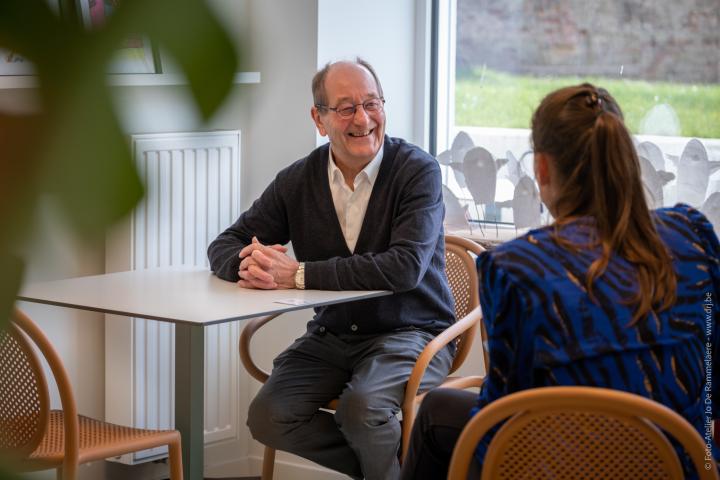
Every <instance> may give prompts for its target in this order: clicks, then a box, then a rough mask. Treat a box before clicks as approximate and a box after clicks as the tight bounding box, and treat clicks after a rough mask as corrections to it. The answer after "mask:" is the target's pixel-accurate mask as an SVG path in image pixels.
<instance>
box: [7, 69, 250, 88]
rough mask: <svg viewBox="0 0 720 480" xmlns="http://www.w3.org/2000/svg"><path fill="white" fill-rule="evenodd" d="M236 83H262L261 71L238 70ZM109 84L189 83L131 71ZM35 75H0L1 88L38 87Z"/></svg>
mask: <svg viewBox="0 0 720 480" xmlns="http://www.w3.org/2000/svg"><path fill="white" fill-rule="evenodd" d="M233 83H234V84H249V83H260V72H238V73H236V74H235V78H234V80H233ZM108 85H110V86H112V87H153V86H171V85H187V79H186V78H185V76H184V75H182V74H179V73H130V74H117V75H108ZM37 86H38V80H37V76H35V75H5V76H0V89H7V88H37Z"/></svg>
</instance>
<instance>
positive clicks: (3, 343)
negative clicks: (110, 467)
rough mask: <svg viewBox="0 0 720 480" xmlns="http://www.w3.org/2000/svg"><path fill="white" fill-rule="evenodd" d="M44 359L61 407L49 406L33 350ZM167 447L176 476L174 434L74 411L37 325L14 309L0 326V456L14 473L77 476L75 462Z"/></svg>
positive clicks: (65, 380) (177, 477)
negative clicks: (115, 423) (104, 419)
mask: <svg viewBox="0 0 720 480" xmlns="http://www.w3.org/2000/svg"><path fill="white" fill-rule="evenodd" d="M33 344H34V346H35V347H36V348H37V351H38V352H39V353H40V354H41V355H42V356H43V357H44V359H45V360H46V361H47V364H48V366H49V367H50V371H51V372H52V375H53V377H54V379H55V382H56V384H57V387H58V392H59V394H60V402H61V404H62V410H51V409H50V400H49V395H48V384H47V380H46V378H45V373H44V371H43V368H42V365H41V363H40V359H39V357H38V355H37V354H36V351H35V348H33ZM163 445H167V446H168V448H169V455H170V460H169V463H170V478H171V480H182V477H183V474H182V456H181V447H180V433H179V432H177V431H176V430H168V431H156V430H143V429H137V428H130V427H123V426H120V425H114V424H111V423H106V422H102V421H100V420H95V419H92V418H88V417H85V416H82V415H78V413H77V406H76V404H75V397H74V395H73V391H72V387H71V385H70V380H69V377H68V374H67V372H66V370H65V367H64V366H63V364H62V361H61V360H60V357H59V356H58V354H57V352H56V351H55V349H54V348H53V346H52V345H51V343H50V341H49V340H48V339H47V337H46V336H45V334H44V333H43V332H42V330H40V328H39V327H38V326H37V325H36V324H35V323H34V322H33V321H32V320H30V318H29V317H28V316H27V315H25V314H24V313H23V312H21V311H20V310H17V309H16V310H15V311H14V312H13V314H12V317H11V318H10V321H9V323H8V324H7V326H6V327H5V328H4V329H2V330H0V459H2V462H3V464H7V465H9V466H10V467H11V468H12V470H16V471H36V470H47V469H52V468H54V469H57V476H58V478H61V479H63V480H74V479H75V478H76V477H77V472H78V464H81V463H86V462H90V461H93V460H101V459H105V458H109V457H114V456H118V455H124V454H126V453H131V452H136V451H139V450H144V449H147V448H155V447H160V446H163Z"/></svg>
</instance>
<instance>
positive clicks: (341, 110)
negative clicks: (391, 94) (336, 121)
mask: <svg viewBox="0 0 720 480" xmlns="http://www.w3.org/2000/svg"><path fill="white" fill-rule="evenodd" d="M384 104H385V99H384V98H382V97H380V98H371V99H370V100H365V101H364V102H362V103H356V104H355V105H351V104H349V103H341V104H340V105H338V106H337V107H328V106H327V105H320V104H316V105H315V107H316V108H324V109H325V110H332V111H333V112H335V113H337V114H338V116H340V117H341V118H350V117H352V116H353V115H355V112H356V111H357V108H358V107H359V106H361V105H362V107H363V109H364V110H365V112H366V113H375V112H382V111H383V105H384Z"/></svg>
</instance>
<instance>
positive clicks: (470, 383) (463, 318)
mask: <svg viewBox="0 0 720 480" xmlns="http://www.w3.org/2000/svg"><path fill="white" fill-rule="evenodd" d="M483 250H484V249H483V248H482V247H481V246H479V245H478V244H477V243H475V242H472V241H470V240H467V239H464V238H461V237H455V236H450V235H447V236H445V262H446V266H445V271H446V274H447V277H448V282H449V284H450V289H451V290H452V293H453V297H454V298H455V316H456V318H458V321H457V322H455V323H454V324H453V325H451V326H450V327H448V328H447V329H446V330H445V331H443V332H442V333H441V334H440V335H438V336H437V337H435V338H434V339H433V340H432V341H431V342H430V343H428V344H427V345H426V346H425V349H424V350H423V352H422V353H421V354H420V356H419V357H418V360H417V362H416V364H415V368H413V371H412V373H411V375H410V378H409V379H408V383H407V387H406V389H405V399H404V400H403V403H402V407H401V408H402V419H403V420H402V458H403V459H404V458H405V454H406V453H407V447H408V445H409V443H410V433H411V431H412V425H413V422H414V420H415V412H416V409H417V406H418V405H419V404H420V402H421V401H422V399H423V397H424V395H425V394H424V393H419V392H418V390H419V387H420V381H421V380H422V377H423V375H424V374H425V370H426V369H427V367H428V365H429V364H430V361H431V360H432V358H433V356H434V355H435V354H436V353H437V352H439V351H440V350H442V349H443V348H444V347H445V346H446V345H448V344H449V343H450V342H453V341H455V342H456V343H457V353H456V354H455V359H454V360H453V364H452V367H451V368H450V373H453V372H455V371H456V370H457V369H458V368H459V367H460V366H461V365H462V363H463V362H464V361H465V359H466V358H467V356H468V353H470V347H471V346H472V342H473V339H474V337H475V332H476V331H477V330H478V329H480V325H481V318H482V314H481V312H480V307H479V304H480V301H479V293H478V278H477V271H476V269H475V259H474V257H473V256H472V255H479V254H480V253H481V252H482V251H483ZM277 316H278V315H269V316H266V317H258V318H254V319H252V320H250V321H249V322H248V323H247V325H246V326H245V328H244V329H243V331H242V333H241V334H240V359H241V360H242V363H243V365H244V366H245V369H246V370H247V371H248V373H249V374H250V375H251V376H252V377H253V378H255V379H256V380H258V381H259V382H261V383H265V381H266V380H267V379H268V376H269V374H268V372H266V371H264V370H262V369H261V368H260V367H258V366H257V364H256V363H255V361H254V360H253V358H252V357H251V355H250V341H251V339H252V337H253V335H254V334H255V332H257V331H258V329H260V327H262V326H263V325H265V324H266V323H268V322H269V321H271V320H272V319H274V318H275V317H277ZM482 336H483V338H485V332H484V331H483V332H482ZM483 354H484V360H485V365H487V354H486V353H485V352H483ZM482 382H483V377H481V376H469V377H448V378H447V379H446V380H445V382H443V384H442V385H440V387H444V388H470V387H479V386H480V385H482ZM336 405H337V400H333V401H332V402H330V403H329V404H328V406H327V408H328V409H331V410H334V409H335V407H336ZM274 466H275V449H274V448H271V447H267V446H266V447H265V452H264V455H263V468H262V480H272V477H273V469H274Z"/></svg>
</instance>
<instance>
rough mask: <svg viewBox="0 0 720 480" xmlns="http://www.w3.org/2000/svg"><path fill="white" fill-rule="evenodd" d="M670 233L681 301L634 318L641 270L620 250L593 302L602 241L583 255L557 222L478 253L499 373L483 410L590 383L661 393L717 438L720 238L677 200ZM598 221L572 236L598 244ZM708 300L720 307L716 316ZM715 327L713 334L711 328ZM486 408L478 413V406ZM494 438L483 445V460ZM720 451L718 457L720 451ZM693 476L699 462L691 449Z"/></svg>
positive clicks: (666, 216) (664, 234)
mask: <svg viewBox="0 0 720 480" xmlns="http://www.w3.org/2000/svg"><path fill="white" fill-rule="evenodd" d="M655 215H656V225H657V228H658V232H659V234H660V236H661V238H662V240H663V241H664V242H665V244H666V245H667V246H668V247H669V248H670V250H671V254H672V257H673V263H674V266H675V271H676V273H677V280H678V285H677V302H676V304H675V306H673V307H672V308H671V309H669V310H666V311H663V312H660V313H658V314H656V315H655V314H652V315H649V316H647V317H646V318H644V319H640V320H639V321H638V322H637V323H636V324H635V325H633V326H627V325H628V324H629V323H630V321H631V319H632V315H633V309H632V307H629V306H627V305H624V304H623V299H624V298H627V297H628V292H632V291H633V290H634V289H635V288H636V284H635V281H634V280H633V277H632V275H629V273H630V272H632V270H633V267H632V265H631V264H629V263H628V262H627V261H625V260H624V259H623V258H620V257H618V256H613V257H612V258H611V260H610V262H609V265H608V267H607V271H606V273H605V274H604V275H603V276H602V277H600V278H599V279H598V280H596V282H595V287H594V294H595V296H596V298H597V299H598V302H597V303H595V302H593V301H592V300H591V299H590V298H589V296H588V294H587V293H586V291H585V289H584V287H583V282H584V278H585V274H586V272H587V270H588V267H589V266H590V264H591V263H592V262H593V260H595V259H596V258H597V257H598V255H599V254H600V249H599V248H597V249H595V250H585V251H582V252H581V253H579V254H572V253H570V252H569V251H568V250H567V249H565V248H563V247H561V246H559V245H558V244H557V243H556V242H555V241H554V240H553V239H552V236H551V234H552V232H553V228H552V227H545V228H540V229H537V230H533V231H531V232H529V233H527V234H526V235H524V236H522V237H520V238H518V239H516V240H514V241H512V242H508V243H505V244H503V245H501V246H499V247H497V248H495V249H493V250H489V251H487V252H485V253H483V254H482V255H481V256H480V257H479V258H478V260H477V267H478V273H479V275H480V278H481V280H480V303H481V305H482V310H483V314H484V317H485V325H486V326H487V329H488V340H489V342H488V344H489V354H490V369H489V372H488V376H487V379H486V381H485V384H484V385H483V388H482V390H481V392H480V397H479V408H482V407H483V406H484V405H487V404H488V403H490V402H492V401H493V400H495V399H497V398H500V397H502V396H504V395H507V394H510V393H513V392H517V391H519V390H524V389H528V388H533V387H543V386H553V385H587V386H597V387H605V388H613V389H618V390H624V391H627V392H630V393H635V394H638V395H642V396H644V397H647V398H651V399H653V400H655V401H658V402H660V403H662V404H665V405H667V406H668V407H670V408H671V409H673V410H675V411H676V412H678V413H680V414H681V415H682V416H684V417H685V418H686V419H687V420H688V421H689V422H690V423H691V424H692V425H694V426H695V428H696V429H697V430H698V432H699V433H700V434H701V436H703V437H704V436H705V428H704V423H705V416H704V413H703V412H704V405H703V403H704V400H705V397H706V396H705V395H704V393H703V389H704V388H705V384H706V381H705V378H706V377H705V364H704V358H705V345H706V342H710V343H711V344H712V345H713V357H712V367H714V368H713V369H712V370H714V371H720V370H718V368H720V362H719V361H718V356H720V329H719V328H715V325H716V324H717V322H718V319H719V318H720V260H718V256H719V255H720V245H719V244H718V239H717V236H716V235H715V233H714V231H713V228H712V225H711V224H710V223H709V222H708V220H707V219H706V218H705V217H704V216H703V215H702V214H701V213H700V212H698V211H697V210H694V209H693V208H691V207H689V206H687V205H682V204H680V205H677V206H675V207H673V208H665V209H660V210H656V211H655ZM593 225H594V223H593V221H592V219H589V218H585V219H579V220H577V221H575V222H573V223H570V224H568V225H567V226H565V227H564V228H563V230H562V232H561V235H562V236H563V237H564V238H567V239H569V240H571V241H572V242H573V243H576V244H583V243H585V244H587V243H588V239H589V238H590V236H591V235H592V233H593V230H594V226H593ZM706 304H707V305H708V306H709V308H708V309H707V310H708V313H707V314H706ZM706 327H708V328H709V329H710V330H711V332H710V333H709V335H708V334H707V332H706ZM715 378H716V380H715V381H714V382H712V385H711V390H712V398H713V399H717V400H715V401H714V402H713V405H712V407H713V418H718V417H720V415H718V414H720V376H719V375H715ZM476 411H477V409H475V410H474V412H473V413H475V412H476ZM488 443H489V437H486V438H485V439H484V440H483V442H481V443H480V445H479V446H478V449H477V453H476V455H477V457H478V459H479V460H481V461H482V458H483V456H484V453H485V450H486V448H487V444H488ZM718 453H719V451H718V449H717V448H715V451H714V455H715V458H716V459H718V458H720V456H719V455H718ZM681 461H683V463H684V466H685V469H686V473H687V475H686V476H687V477H688V478H691V477H694V472H693V471H692V470H691V469H692V467H691V466H690V460H689V458H686V457H685V454H684V453H683V454H682V455H681Z"/></svg>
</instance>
